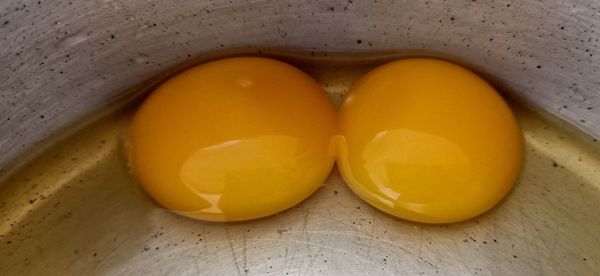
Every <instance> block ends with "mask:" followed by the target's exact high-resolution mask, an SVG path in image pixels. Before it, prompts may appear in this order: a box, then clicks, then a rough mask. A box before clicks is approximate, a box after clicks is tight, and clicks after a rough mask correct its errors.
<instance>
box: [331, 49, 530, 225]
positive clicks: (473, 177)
mask: <svg viewBox="0 0 600 276" xmlns="http://www.w3.org/2000/svg"><path fill="white" fill-rule="evenodd" d="M338 116H339V134H340V139H339V143H338V167H339V169H340V171H341V174H342V176H343V178H344V180H345V181H346V183H347V184H348V185H349V186H350V188H351V189H352V190H353V191H354V192H355V193H356V194H357V195H358V196H359V197H361V198H362V199H364V200H365V201H366V202H368V203H369V204H371V205H372V206H374V207H376V208H378V209H380V210H382V211H384V212H386V213H389V214H391V215H394V216H397V217H400V218H403V219H407V220H412V221H417V222H425V223H448V222H456V221H461V220H466V219H469V218H472V217H475V216H477V215H479V214H481V213H483V212H485V211H486V210H488V209H490V208H492V207H493V206H494V205H496V204H497V203H498V202H499V201H500V200H501V199H502V198H503V197H504V196H505V195H506V194H507V193H508V192H509V191H510V190H511V187H512V186H513V184H514V182H515V181H516V179H517V177H518V175H519V172H520V168H521V164H522V147H523V146H522V134H521V131H520V128H519V126H518V123H517V121H516V120H515V117H514V115H513V114H512V112H511V110H510V108H509V107H508V106H507V104H506V103H505V102H504V100H503V99H502V98H501V97H500V96H499V94H498V93H497V92H496V91H495V90H494V88H493V87H492V86H490V85H489V84H488V83H487V82H486V81H484V80H483V79H482V78H480V77H479V76H477V75H476V74H474V73H472V72H471V71H469V70H467V69H465V68H463V67H461V66H458V65H455V64H452V63H449V62H445V61H441V60H436V59H428V58H413V59H404V60H399V61H395V62H391V63H388V64H385V65H383V66H380V67H378V68H376V69H374V70H373V71H371V72H369V73H368V74H367V75H365V76H364V77H362V78H361V79H360V80H358V81H357V82H356V83H355V84H354V85H353V86H352V87H351V89H350V91H349V93H348V95H347V97H346V98H345V99H344V101H343V103H342V105H341V107H340V110H339V114H338Z"/></svg>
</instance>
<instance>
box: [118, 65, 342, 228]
mask: <svg viewBox="0 0 600 276" xmlns="http://www.w3.org/2000/svg"><path fill="white" fill-rule="evenodd" d="M335 120H336V115H335V108H334V107H333V105H332V104H331V102H330V100H329V98H328V97H327V95H326V94H325V92H324V91H323V90H322V89H321V87H320V86H319V85H318V84H317V83H316V82H315V81H314V80H313V79H311V78H310V77H309V76H307V75H306V74H304V73H303V72H301V71H300V70H298V69H296V68H294V67H292V66H290V65H288V64H286V63H283V62H279V61H276V60H272V59H267V58H256V57H241V58H229V59H223V60H219V61H214V62H209V63H206V64H203V65H199V66H196V67H193V68H191V69H188V70H186V71H184V72H182V73H180V74H178V75H176V76H174V77H173V78H171V79H169V80H168V81H166V82H165V83H163V84H162V85H161V86H160V87H158V88H157V89H156V90H155V91H154V92H153V93H152V94H151V95H150V96H149V97H148V98H147V99H146V100H145V102H144V103H143V104H142V106H141V107H140V109H139V110H138V111H137V112H136V114H135V115H134V118H133V121H132V124H131V129H130V137H129V138H130V140H129V143H130V152H129V154H130V166H131V168H132V170H133V173H134V174H135V175H136V177H137V178H138V179H139V181H140V182H141V184H142V185H143V186H144V188H145V189H146V190H147V192H148V193H149V194H150V195H151V196H152V197H153V198H154V199H155V200H156V201H158V202H159V203H160V204H162V205H163V206H165V207H167V208H169V209H171V210H173V211H175V212H177V213H180V214H182V215H185V216H188V217H192V218H197V219H201V220H209V221H240V220H249V219H255V218H260V217H265V216H269V215H272V214H275V213H277V212H280V211H283V210H285V209H287V208H290V207H292V206H294V205H295V204H297V203H299V202H300V201H302V200H304V199H305V198H307V197H308V196H309V195H310V194H311V193H313V192H314V191H315V190H316V189H317V188H318V187H319V186H320V185H321V184H322V183H323V181H324V180H325V178H326V177H327V175H328V174H329V172H330V170H331V168H332V166H333V163H334V161H335V154H334V151H335V149H334V147H333V146H332V137H333V135H334V134H335V127H336V126H335Z"/></svg>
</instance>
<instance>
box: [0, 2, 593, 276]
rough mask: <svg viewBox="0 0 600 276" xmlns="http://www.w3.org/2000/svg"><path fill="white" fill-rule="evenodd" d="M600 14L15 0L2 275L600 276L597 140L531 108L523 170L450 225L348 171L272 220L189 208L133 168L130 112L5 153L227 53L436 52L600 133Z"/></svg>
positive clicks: (1, 10)
mask: <svg viewBox="0 0 600 276" xmlns="http://www.w3.org/2000/svg"><path fill="white" fill-rule="evenodd" d="M599 8H600V4H599V2H597V1H593V0H577V1H558V0H550V1H534V0H523V1H471V0H468V1H442V0H439V1H438V0H432V1H408V0H406V1H391V0H390V1H386V0H383V1H328V2H324V1H231V2H230V1H222V0H217V1H197V0H182V1H138V0H132V1H117V0H102V1H83V0H74V1H53V2H46V1H31V0H24V1H16V0H14V1H9V0H0V64H1V65H2V66H0V179H3V178H6V177H9V178H8V179H5V180H4V181H2V183H0V275H39V274H44V275H81V274H91V275H111V274H116V275H132V274H133V275H142V274H144V275H148V274H150V275H163V274H172V275H188V274H206V275H214V274H222V275H235V274H241V275H244V274H249V275H257V274H274V275H282V274H290V275H304V274H326V275H332V274H339V275H353V274H356V275H364V274H367V273H371V274H383V275H385V274H405V275H415V274H425V275H434V274H439V275H465V274H478V275H599V274H600V235H598V233H600V212H598V210H599V209H600V169H598V168H600V157H599V156H600V154H599V151H598V149H597V147H598V143H597V142H596V140H592V138H589V137H585V138H583V140H582V139H580V138H578V137H575V136H577V135H575V134H574V132H572V131H570V130H569V131H566V130H561V129H558V128H556V127H555V126H554V124H548V123H546V122H544V121H543V120H541V119H539V118H538V117H537V115H534V114H532V113H530V112H529V111H525V110H521V109H519V114H520V115H519V117H520V119H521V122H522V124H523V127H524V131H525V135H526V142H527V151H526V164H525V170H524V172H523V174H522V177H521V180H520V182H519V184H518V185H517V186H516V188H515V190H514V191H513V192H512V193H511V194H510V195H509V197H508V198H507V199H506V200H505V201H504V202H503V203H501V205H499V206H498V207H497V208H495V209H493V210H492V211H491V212H489V213H487V214H485V215H484V216H481V217H479V218H477V219H475V220H471V221H468V222H464V223H459V224H451V225H443V226H431V225H422V224H414V223H410V222H406V221H402V220H397V219H394V218H392V217H390V216H387V215H385V214H382V213H381V212H378V211H376V210H374V209H372V208H370V207H369V206H367V205H365V204H364V203H363V202H362V201H360V200H359V199H357V198H356V197H355V196H354V195H353V194H352V193H351V192H350V191H349V190H348V189H347V188H346V187H345V186H344V184H343V183H342V181H341V179H340V178H339V175H338V174H336V173H334V174H333V175H332V176H331V177H330V178H329V180H328V181H327V183H326V184H325V185H324V186H323V188H321V189H320V190H319V191H318V192H317V193H316V194H315V195H314V196H312V197H310V198H309V199H308V200H307V201H306V202H304V203H302V204H301V205H299V206H297V207H295V208H293V209H291V210H289V211H287V212H284V213H282V214H279V215H276V216H274V217H271V218H266V219H263V220H257V221H252V222H247V223H233V224H211V223H202V222H197V221H192V220H189V219H185V218H182V217H178V216H176V215H173V214H171V213H170V212H168V211H166V210H164V209H161V208H160V207H158V206H156V205H155V204H154V203H153V202H152V200H151V199H150V198H148V197H147V196H146V195H145V194H144V193H143V191H142V190H141V189H140V188H139V187H138V186H137V185H136V184H135V182H134V181H133V180H132V179H131V177H130V176H129V174H128V173H127V170H126V166H125V160H124V158H123V154H122V152H121V151H122V150H121V144H122V143H121V142H122V141H121V139H122V131H123V127H125V126H124V125H125V122H126V117H127V115H126V114H124V113H122V112H121V113H119V112H116V113H114V114H113V115H110V116H109V117H108V118H106V119H104V120H103V121H102V122H100V123H98V124H96V125H94V126H92V127H88V128H85V129H83V130H82V131H80V132H79V133H78V134H77V135H75V136H73V137H71V138H69V139H68V140H66V141H64V142H62V143H60V144H59V145H57V146H54V147H52V148H51V149H50V150H48V151H46V152H45V153H44V154H43V155H41V157H39V158H36V159H35V160H33V161H32V162H31V163H30V164H28V165H26V166H24V167H22V168H21V170H20V171H18V172H17V173H16V174H14V175H9V174H8V172H7V169H9V168H16V167H15V166H11V167H8V166H7V164H8V162H9V161H15V160H17V161H26V160H27V159H26V158H24V153H25V152H27V151H28V150H31V149H32V148H34V146H36V145H37V144H44V139H46V138H47V137H49V135H51V134H52V135H55V133H57V132H59V133H68V131H65V130H64V129H63V128H64V127H65V126H68V125H70V124H73V123H76V122H79V121H81V120H82V119H83V118H85V117H86V116H88V115H90V114H96V113H97V112H98V111H102V110H105V108H106V107H107V106H110V105H111V103H114V102H115V101H117V100H119V99H122V98H124V97H127V96H128V95H132V94H134V93H135V92H136V91H138V90H136V89H132V88H137V87H139V85H140V84H142V83H145V82H147V81H148V80H149V79H152V78H153V77H155V76H157V75H159V74H161V73H163V72H166V73H169V72H172V71H173V70H176V69H177V68H181V66H185V65H186V64H191V63H193V62H195V61H198V60H201V59H203V58H205V57H206V56H207V55H208V54H210V55H213V54H214V53H215V51H217V52H218V51H228V49H246V48H255V49H264V48H269V49H271V48H275V49H287V50H290V49H292V50H299V51H303V52H305V53H308V54H310V53H311V52H327V53H342V52H345V53H367V55H366V56H367V57H368V56H369V53H371V54H376V55H379V54H381V53H382V52H388V51H394V52H398V53H399V54H400V55H404V54H407V53H413V52H414V51H415V50H418V51H419V52H426V53H431V54H434V55H439V56H443V57H447V58H451V59H454V60H458V61H460V62H462V63H464V64H466V65H469V66H471V67H472V68H475V69H477V70H479V71H480V72H482V73H484V74H485V75H487V76H488V77H489V78H491V80H493V81H494V83H496V84H497V85H499V86H500V87H503V88H506V91H508V92H510V93H511V95H513V96H516V98H519V99H520V100H523V101H524V102H525V103H527V104H528V105H531V106H533V107H536V108H537V109H539V110H542V111H543V112H545V113H547V114H554V115H556V116H557V117H559V118H562V119H564V120H565V121H566V122H568V123H569V124H570V125H572V126H575V127H577V128H580V129H582V130H584V131H585V132H587V133H588V134H591V135H593V136H595V137H596V138H598V137H599V136H600V93H599V92H598V91H600V76H598V67H599V66H600V58H599V57H600V55H598V54H597V52H598V44H599V43H600V33H599V32H598V25H599V24H600V22H599V21H598V20H599V19H598V16H599V14H600V13H599V12H598V10H599ZM308 57H310V55H309V56H308ZM292 60H293V61H295V62H298V63H302V60H303V58H296V59H292ZM308 63H311V62H308ZM301 65H302V64H301ZM326 67H327V65H326V64H317V65H315V66H314V67H311V66H308V67H306V66H305V70H307V71H308V72H309V73H311V74H312V75H313V76H315V77H316V78H317V79H318V80H319V81H320V82H321V83H323V84H324V85H325V88H326V89H327V90H328V92H330V94H331V95H332V98H333V99H334V100H339V99H340V96H341V95H342V94H343V93H344V92H345V90H346V88H347V86H348V84H349V83H350V80H351V79H353V77H355V76H357V75H360V74H361V73H362V72H363V71H364V69H365V68H364V67H361V66H359V67H353V65H352V62H350V63H349V64H348V66H346V67H344V66H342V67H343V68H342V67H340V68H335V66H334V67H332V68H326ZM323 68H325V69H323ZM69 129H76V128H72V127H71V128H68V129H67V130H69ZM59 130H60V131H59ZM592 141H593V142H592Z"/></svg>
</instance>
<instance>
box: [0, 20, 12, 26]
mask: <svg viewBox="0 0 600 276" xmlns="http://www.w3.org/2000/svg"><path fill="white" fill-rule="evenodd" d="M8 23H10V21H8V20H6V21H4V23H3V24H2V26H6V25H8Z"/></svg>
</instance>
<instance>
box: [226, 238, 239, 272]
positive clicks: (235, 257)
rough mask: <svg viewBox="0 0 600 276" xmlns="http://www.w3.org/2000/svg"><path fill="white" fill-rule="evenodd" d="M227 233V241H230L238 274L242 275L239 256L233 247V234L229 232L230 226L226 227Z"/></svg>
mask: <svg viewBox="0 0 600 276" xmlns="http://www.w3.org/2000/svg"><path fill="white" fill-rule="evenodd" d="M225 235H226V236H227V242H228V243H229V249H230V250H231V255H232V257H233V262H234V263H235V269H236V270H237V275H242V271H241V270H240V264H239V263H238V260H237V256H236V255H235V250H234V249H233V241H232V240H231V235H230V234H229V228H225Z"/></svg>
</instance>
